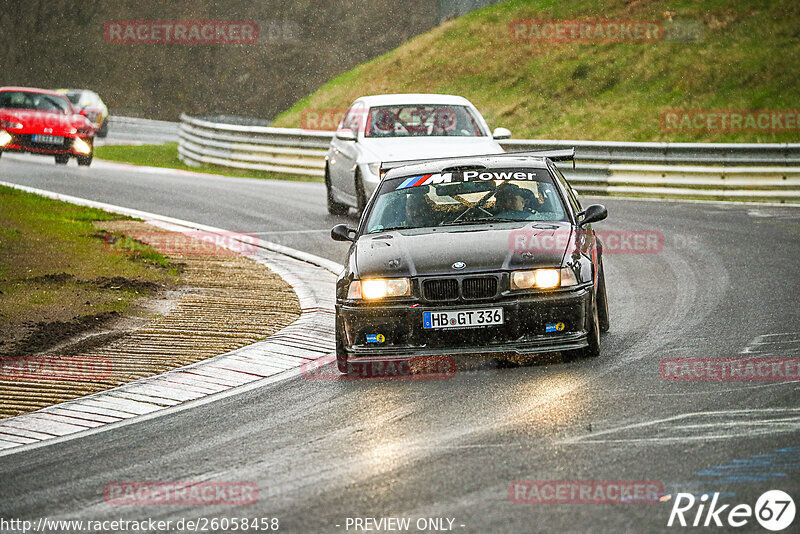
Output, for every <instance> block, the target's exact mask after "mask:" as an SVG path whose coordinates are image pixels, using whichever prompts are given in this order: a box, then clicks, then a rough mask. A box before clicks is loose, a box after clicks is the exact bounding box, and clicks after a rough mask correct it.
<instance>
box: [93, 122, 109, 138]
mask: <svg viewBox="0 0 800 534" xmlns="http://www.w3.org/2000/svg"><path fill="white" fill-rule="evenodd" d="M95 135H96V136H97V137H106V136H108V119H107V118H106V120H104V121H103V124H101V125H100V128H98V129H97V131H96V132H95Z"/></svg>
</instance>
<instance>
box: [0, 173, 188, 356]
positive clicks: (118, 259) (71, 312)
mask: <svg viewBox="0 0 800 534" xmlns="http://www.w3.org/2000/svg"><path fill="white" fill-rule="evenodd" d="M0 206H2V209H0V332H3V335H2V336H1V337H2V338H1V339H0V355H2V354H6V355H8V354H9V352H8V351H13V350H14V345H15V344H16V343H17V342H19V341H22V340H23V338H24V337H25V336H26V335H27V334H30V333H32V332H33V331H34V330H36V328H37V327H40V326H42V325H48V324H54V323H64V325H67V326H66V327H65V328H66V330H70V328H71V327H70V326H69V325H72V326H75V325H80V324H83V325H86V324H91V323H92V321H102V320H104V319H105V318H108V317H111V316H115V315H117V314H121V313H123V312H125V311H127V310H129V309H130V307H131V305H132V304H134V303H135V302H136V301H137V300H138V299H139V298H141V297H144V296H147V295H149V294H151V293H152V292H153V290H154V289H156V288H159V287H165V286H167V287H169V286H172V285H174V284H175V283H177V282H178V277H179V266H177V265H172V264H170V262H169V260H168V258H166V257H165V256H163V255H161V254H159V253H158V252H156V251H155V250H153V249H152V248H150V247H147V246H145V245H141V246H140V247H137V248H136V250H135V251H134V252H133V253H120V252H115V251H114V250H113V247H109V246H108V245H107V241H106V238H108V237H111V236H110V235H109V234H104V233H103V232H100V231H99V230H98V229H97V228H96V227H95V226H94V225H93V222H94V221H109V220H120V219H126V217H123V216H121V215H115V214H110V213H106V212H104V211H101V210H98V209H93V208H86V207H81V206H75V205H72V204H68V203H66V202H60V201H56V200H51V199H48V198H45V197H41V196H38V195H34V194H30V193H26V192H22V191H19V190H16V189H13V188H9V187H0ZM114 237H115V238H121V237H122V236H114ZM97 324H99V323H97Z"/></svg>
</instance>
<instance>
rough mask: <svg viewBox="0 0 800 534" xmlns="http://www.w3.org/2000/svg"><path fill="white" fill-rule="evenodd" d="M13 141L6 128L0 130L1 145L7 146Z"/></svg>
mask: <svg viewBox="0 0 800 534" xmlns="http://www.w3.org/2000/svg"><path fill="white" fill-rule="evenodd" d="M10 142H11V134H10V133H8V132H7V131H5V130H0V146H6V145H7V144H9V143H10Z"/></svg>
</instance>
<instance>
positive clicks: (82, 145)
mask: <svg viewBox="0 0 800 534" xmlns="http://www.w3.org/2000/svg"><path fill="white" fill-rule="evenodd" d="M72 148H73V149H74V150H75V152H77V153H78V154H91V153H92V147H90V146H89V143H87V142H86V141H84V140H83V139H81V138H80V137H76V138H75V141H73V142H72Z"/></svg>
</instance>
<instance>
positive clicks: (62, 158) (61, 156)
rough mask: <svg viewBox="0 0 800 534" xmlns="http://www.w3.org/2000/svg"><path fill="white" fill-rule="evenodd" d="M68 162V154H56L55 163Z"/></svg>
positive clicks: (62, 163) (64, 163)
mask: <svg viewBox="0 0 800 534" xmlns="http://www.w3.org/2000/svg"><path fill="white" fill-rule="evenodd" d="M68 162H69V156H68V155H67V154H58V155H57V156H56V165H66V164H67V163H68Z"/></svg>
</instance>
